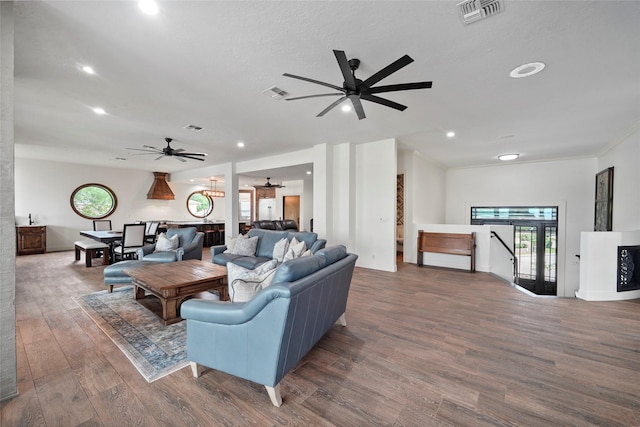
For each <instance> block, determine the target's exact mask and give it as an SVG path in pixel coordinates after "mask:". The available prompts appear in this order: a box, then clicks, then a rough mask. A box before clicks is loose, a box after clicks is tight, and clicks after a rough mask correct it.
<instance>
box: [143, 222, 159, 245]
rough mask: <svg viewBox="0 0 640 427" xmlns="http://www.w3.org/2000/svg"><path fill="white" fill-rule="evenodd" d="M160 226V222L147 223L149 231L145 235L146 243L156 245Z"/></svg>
mask: <svg viewBox="0 0 640 427" xmlns="http://www.w3.org/2000/svg"><path fill="white" fill-rule="evenodd" d="M159 226H160V221H149V222H147V229H146V230H145V232H144V234H145V236H144V241H145V242H146V243H155V242H156V236H157V234H158V227H159Z"/></svg>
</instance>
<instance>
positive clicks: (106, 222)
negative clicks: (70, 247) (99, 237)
mask: <svg viewBox="0 0 640 427" xmlns="http://www.w3.org/2000/svg"><path fill="white" fill-rule="evenodd" d="M93 231H111V220H110V219H94V220H93Z"/></svg>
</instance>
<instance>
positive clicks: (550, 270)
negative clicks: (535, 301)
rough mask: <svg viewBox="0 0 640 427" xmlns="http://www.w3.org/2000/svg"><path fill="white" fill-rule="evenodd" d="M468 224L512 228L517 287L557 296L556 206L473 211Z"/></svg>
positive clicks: (489, 208)
mask: <svg viewBox="0 0 640 427" xmlns="http://www.w3.org/2000/svg"><path fill="white" fill-rule="evenodd" d="M471 224H474V225H484V224H500V225H513V233H514V240H513V241H514V246H515V247H514V248H512V249H513V252H514V253H515V255H516V258H517V262H518V265H517V270H516V271H517V272H518V276H517V281H518V285H520V286H522V287H523V288H525V289H528V290H529V291H531V292H533V293H534V294H537V295H556V294H557V253H558V247H557V243H558V207H557V206H518V207H472V208H471Z"/></svg>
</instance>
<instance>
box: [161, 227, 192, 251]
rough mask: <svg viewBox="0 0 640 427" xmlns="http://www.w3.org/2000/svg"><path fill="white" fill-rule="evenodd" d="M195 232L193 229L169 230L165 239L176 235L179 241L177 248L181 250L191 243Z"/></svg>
mask: <svg viewBox="0 0 640 427" xmlns="http://www.w3.org/2000/svg"><path fill="white" fill-rule="evenodd" d="M197 232H198V230H197V229H196V228H195V227H185V228H170V229H168V230H167V237H171V236H174V235H177V236H178V239H179V240H180V242H179V244H178V247H179V248H181V247H183V246H186V245H188V244H189V243H191V242H193V239H195V237H196V233H197Z"/></svg>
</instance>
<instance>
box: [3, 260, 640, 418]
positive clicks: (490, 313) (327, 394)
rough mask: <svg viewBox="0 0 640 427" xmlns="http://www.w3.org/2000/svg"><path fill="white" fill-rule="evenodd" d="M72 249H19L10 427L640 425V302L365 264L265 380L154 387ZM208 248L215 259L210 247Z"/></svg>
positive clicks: (184, 379) (208, 374)
mask: <svg viewBox="0 0 640 427" xmlns="http://www.w3.org/2000/svg"><path fill="white" fill-rule="evenodd" d="M73 258H74V254H73V252H61V253H49V254H44V255H31V256H21V257H18V258H17V261H16V264H17V270H16V276H17V277H16V282H17V284H16V315H17V343H18V346H17V347H18V379H19V392H20V394H19V396H18V397H16V398H14V399H11V400H9V401H6V402H4V403H2V417H1V419H0V421H1V422H0V425H1V426H2V427H5V426H7V427H8V426H40V425H42V426H45V425H46V426H77V425H105V426H125V425H139V426H147V425H149V426H156V425H165V426H197V425H200V426H212V425H246V424H254V425H313V426H316V425H336V426H369V425H397V426H401V425H404V426H485V425H486V426H495V425H509V426H512V425H518V426H588V425H601V426H616V425H621V426H637V425H639V424H640V301H639V300H634V301H620V302H585V301H581V300H575V299H564V298H536V297H531V296H528V295H526V294H524V293H522V292H520V291H518V290H517V289H514V288H513V287H511V286H509V285H508V284H507V283H504V282H502V281H500V280H498V279H496V278H494V277H492V276H491V275H488V274H486V273H475V274H471V273H468V272H462V271H461V272H458V271H450V270H443V269H433V268H418V267H417V266H415V265H410V264H404V265H401V266H400V268H399V271H398V272H397V273H385V272H381V271H374V270H367V269H361V268H357V269H356V272H355V276H354V279H353V283H352V287H351V293H350V295H349V303H348V310H347V322H348V326H347V327H341V326H334V327H333V328H332V329H331V330H330V331H329V333H327V335H326V336H325V337H324V338H323V339H322V340H321V341H320V342H319V343H318V344H317V345H316V346H315V348H314V349H313V350H312V351H311V352H310V353H309V354H308V355H307V356H306V357H305V359H304V360H303V361H302V362H301V363H300V364H299V366H297V367H296V368H295V370H294V371H292V372H290V373H289V374H288V375H286V376H285V378H284V379H283V381H282V383H281V384H282V396H283V400H284V404H283V406H282V407H281V408H276V407H274V406H272V405H271V403H270V400H269V398H268V396H267V393H266V392H265V391H264V388H263V387H261V386H259V385H257V384H253V383H250V382H248V381H244V380H240V379H237V378H235V377H232V376H229V375H226V374H223V373H220V372H216V371H213V370H207V371H205V373H204V374H203V376H202V377H201V378H199V379H197V380H196V379H194V378H193V377H192V376H191V372H190V370H189V368H184V369H182V370H180V371H178V372H176V373H174V374H171V375H169V376H167V377H164V378H162V379H160V380H158V381H156V382H154V383H151V384H149V383H147V382H146V381H145V380H144V378H143V377H142V376H141V375H140V374H139V373H138V372H137V371H136V369H135V368H134V367H133V366H132V365H131V363H130V362H129V361H128V359H127V358H126V357H125V356H124V355H123V354H122V353H121V351H120V350H119V349H118V348H117V347H116V346H115V345H114V344H113V343H112V342H111V341H110V340H109V338H107V336H106V335H105V334H104V333H103V332H102V331H101V330H100V329H99V328H98V327H97V326H96V325H95V324H94V323H93V321H92V320H91V319H90V318H89V317H87V316H86V315H85V314H84V312H83V311H82V310H81V309H80V308H79V307H78V306H77V305H76V304H75V302H74V301H73V299H72V297H73V296H74V295H82V294H87V293H91V292H95V291H98V290H102V289H104V285H103V282H102V270H103V268H104V267H102V266H99V265H98V266H94V267H91V268H87V267H85V266H84V262H82V261H80V262H77V263H75V262H73ZM204 258H205V259H209V257H208V251H205V256H204Z"/></svg>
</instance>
